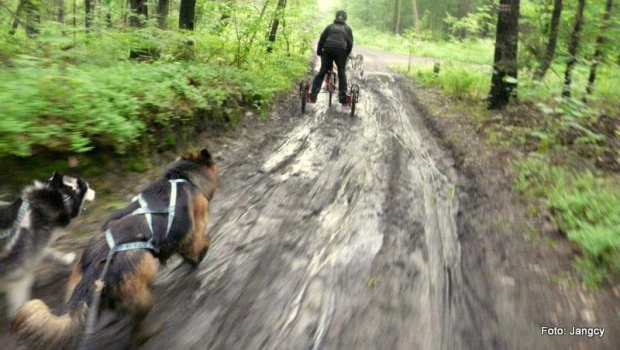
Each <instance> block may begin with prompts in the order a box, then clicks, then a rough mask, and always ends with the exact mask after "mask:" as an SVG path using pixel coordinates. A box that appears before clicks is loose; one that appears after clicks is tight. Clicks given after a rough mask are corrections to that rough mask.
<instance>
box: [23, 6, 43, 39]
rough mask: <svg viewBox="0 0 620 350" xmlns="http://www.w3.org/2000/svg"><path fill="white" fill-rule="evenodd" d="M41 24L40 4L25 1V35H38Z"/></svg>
mask: <svg viewBox="0 0 620 350" xmlns="http://www.w3.org/2000/svg"><path fill="white" fill-rule="evenodd" d="M39 24H41V10H40V3H39V2H38V1H37V0H26V26H25V29H26V34H27V35H28V36H31V37H32V36H36V35H37V34H39Z"/></svg>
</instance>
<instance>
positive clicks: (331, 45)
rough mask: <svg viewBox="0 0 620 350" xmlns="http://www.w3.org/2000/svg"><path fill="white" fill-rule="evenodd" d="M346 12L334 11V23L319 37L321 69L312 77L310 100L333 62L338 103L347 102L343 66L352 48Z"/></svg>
mask: <svg viewBox="0 0 620 350" xmlns="http://www.w3.org/2000/svg"><path fill="white" fill-rule="evenodd" d="M346 20H347V13H346V12H344V11H338V12H336V19H335V20H334V23H332V24H330V25H329V26H327V28H325V30H323V33H322V34H321V37H320V39H319V44H318V46H317V50H316V53H317V55H319V56H321V69H320V71H319V74H317V76H316V77H315V78H314V82H313V84H312V96H311V101H312V102H314V101H316V98H317V95H318V94H319V90H320V89H321V84H322V83H323V79H325V74H327V72H328V71H329V70H330V69H331V67H332V65H333V63H334V62H335V63H336V66H337V67H338V90H339V94H338V95H339V100H340V103H347V78H346V72H345V66H346V63H347V58H348V57H349V55H350V54H351V50H353V31H352V30H351V28H350V27H349V26H348V25H347V24H346Z"/></svg>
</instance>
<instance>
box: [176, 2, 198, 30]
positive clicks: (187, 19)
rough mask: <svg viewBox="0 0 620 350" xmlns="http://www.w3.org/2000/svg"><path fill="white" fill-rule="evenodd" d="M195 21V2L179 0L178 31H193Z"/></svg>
mask: <svg viewBox="0 0 620 350" xmlns="http://www.w3.org/2000/svg"><path fill="white" fill-rule="evenodd" d="M195 19H196V0H181V8H180V9H179V29H187V30H194V27H195Z"/></svg>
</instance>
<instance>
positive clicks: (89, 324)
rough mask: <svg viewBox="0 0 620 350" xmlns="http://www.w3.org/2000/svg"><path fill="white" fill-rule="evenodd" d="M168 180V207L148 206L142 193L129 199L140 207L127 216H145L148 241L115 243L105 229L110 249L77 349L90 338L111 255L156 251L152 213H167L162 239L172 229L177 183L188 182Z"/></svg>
mask: <svg viewBox="0 0 620 350" xmlns="http://www.w3.org/2000/svg"><path fill="white" fill-rule="evenodd" d="M168 181H169V182H170V204H169V205H168V208H165V209H162V210H157V209H151V208H149V205H148V203H147V202H146V200H145V199H144V196H142V194H139V195H137V196H136V197H134V198H133V199H132V200H131V201H132V202H136V201H137V202H138V204H140V208H138V209H136V210H134V211H133V212H131V213H130V214H129V215H128V216H134V215H144V216H145V218H146V222H147V223H148V224H149V230H151V238H149V240H148V241H146V242H144V241H139V242H131V243H123V244H119V245H116V243H115V242H114V236H113V235H112V231H111V230H110V229H107V230H106V231H105V239H106V242H107V243H108V247H110V251H109V252H108V256H107V257H106V260H105V264H104V265H103V269H102V270H101V273H100V274H99V278H98V279H97V280H96V281H95V293H94V294H93V299H92V304H91V306H90V310H89V311H88V314H87V315H86V326H85V329H84V338H83V339H82V342H81V344H80V347H79V349H80V350H82V349H87V348H88V345H89V342H90V339H91V337H92V335H93V333H94V330H95V321H96V319H97V312H98V310H99V303H100V302H101V292H102V290H103V288H104V286H105V276H106V274H107V273H108V268H109V267H110V263H111V262H112V257H113V256H114V254H116V253H118V252H124V251H128V250H136V249H148V250H152V251H154V252H157V251H158V249H157V248H156V247H155V246H154V245H153V237H154V236H155V232H154V231H153V214H168V227H167V228H166V234H165V235H164V239H166V237H168V234H169V233H170V230H171V229H172V221H174V212H175V209H176V206H177V184H179V183H183V182H188V181H187V180H183V179H174V180H168Z"/></svg>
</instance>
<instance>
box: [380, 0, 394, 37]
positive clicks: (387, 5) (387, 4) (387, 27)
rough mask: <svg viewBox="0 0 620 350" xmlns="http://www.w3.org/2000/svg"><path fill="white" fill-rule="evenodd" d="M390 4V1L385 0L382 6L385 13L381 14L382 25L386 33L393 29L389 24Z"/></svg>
mask: <svg viewBox="0 0 620 350" xmlns="http://www.w3.org/2000/svg"><path fill="white" fill-rule="evenodd" d="M392 4H393V2H392V1H391V0H385V5H384V8H385V12H384V14H383V25H384V27H385V30H386V31H389V30H392V29H394V27H392V25H391V22H390V13H391V11H392Z"/></svg>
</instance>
